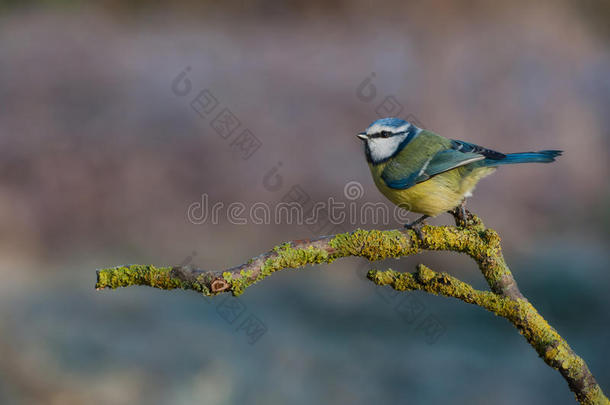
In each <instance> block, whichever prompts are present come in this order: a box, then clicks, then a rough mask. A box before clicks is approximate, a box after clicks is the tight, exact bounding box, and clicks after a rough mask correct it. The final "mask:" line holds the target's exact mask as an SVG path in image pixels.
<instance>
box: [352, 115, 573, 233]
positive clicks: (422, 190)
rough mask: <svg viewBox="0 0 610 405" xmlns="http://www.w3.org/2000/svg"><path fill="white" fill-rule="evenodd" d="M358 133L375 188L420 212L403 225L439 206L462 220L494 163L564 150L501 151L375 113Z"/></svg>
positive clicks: (551, 156)
mask: <svg viewBox="0 0 610 405" xmlns="http://www.w3.org/2000/svg"><path fill="white" fill-rule="evenodd" d="M358 137H359V138H360V139H362V140H363V141H364V151H365V154H366V160H367V161H368V164H369V167H370V169H371V174H372V175H373V180H374V181H375V185H376V186H377V188H378V189H379V191H381V193H382V194H383V195H384V196H386V197H387V198H388V199H389V200H390V201H392V202H393V203H394V204H396V205H398V206H400V207H403V208H405V209H408V210H410V211H413V212H417V213H420V214H423V216H422V217H421V218H419V219H418V220H416V221H414V222H413V223H411V224H407V225H405V226H406V227H408V228H413V227H415V226H417V225H421V223H423V221H424V220H425V219H426V218H428V217H435V216H437V215H439V214H441V213H443V212H451V213H454V215H457V217H459V218H460V219H461V220H462V221H463V220H465V218H464V215H465V210H464V208H463V203H464V201H465V198H466V197H470V196H471V195H472V191H473V190H474V188H475V186H476V185H477V183H478V182H479V180H481V179H482V178H483V177H486V176H488V175H490V174H491V173H493V172H494V171H495V170H496V168H497V167H498V166H502V165H507V164H516V163H533V162H537V163H549V162H553V161H554V160H555V158H556V157H557V156H559V155H561V153H562V152H561V151H559V150H542V151H540V152H522V153H508V154H504V153H500V152H496V151H494V150H491V149H487V148H483V147H481V146H478V145H475V144H472V143H469V142H464V141H457V140H453V139H447V138H444V137H442V136H440V135H437V134H435V133H434V132H431V131H427V130H424V129H421V128H418V127H417V126H415V125H413V124H411V123H409V122H407V121H404V120H402V119H399V118H382V119H379V120H377V121H375V122H373V123H372V124H371V125H370V126H369V127H368V128H367V129H366V131H364V132H361V133H359V134H358ZM460 210H461V211H460ZM460 212H461V214H460ZM415 229H416V230H417V228H415Z"/></svg>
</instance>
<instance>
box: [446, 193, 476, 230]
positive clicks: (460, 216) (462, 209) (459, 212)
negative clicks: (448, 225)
mask: <svg viewBox="0 0 610 405" xmlns="http://www.w3.org/2000/svg"><path fill="white" fill-rule="evenodd" d="M448 212H449V213H450V214H451V215H453V218H455V224H456V225H457V226H462V227H467V226H468V219H469V218H470V217H472V214H471V213H470V212H469V211H468V210H467V209H466V199H465V198H464V199H463V200H462V202H461V203H460V205H458V206H457V207H455V208H454V209H453V210H451V211H448Z"/></svg>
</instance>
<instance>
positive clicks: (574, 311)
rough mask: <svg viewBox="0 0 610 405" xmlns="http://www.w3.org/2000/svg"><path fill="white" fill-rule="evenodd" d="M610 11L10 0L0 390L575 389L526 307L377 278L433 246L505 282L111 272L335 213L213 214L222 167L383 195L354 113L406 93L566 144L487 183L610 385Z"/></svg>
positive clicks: (567, 6)
mask: <svg viewBox="0 0 610 405" xmlns="http://www.w3.org/2000/svg"><path fill="white" fill-rule="evenodd" d="M609 18H610V3H608V2H607V1H602V0H599V1H596V0H588V1H567V0H541V1H537V2H535V3H533V4H532V2H527V1H521V0H517V1H515V0H513V1H504V2H483V1H474V0H471V1H466V0H464V1H442V0H435V1H427V2H424V1H413V2H404V1H400V2H399V1H391V2H385V3H382V4H372V3H370V2H368V1H354V2H347V1H343V0H332V1H311V0H310V1H301V0H295V1H292V2H289V3H285V4H281V5H278V4H275V3H274V2H271V1H268V0H255V1H251V2H242V1H232V0H229V1H224V2H210V1H204V2H195V1H181V2H180V1H178V2H173V3H171V4H170V5H165V6H161V5H158V4H157V3H156V2H152V1H145V0H139V1H115V0H107V1H100V2H95V4H93V3H89V2H84V1H68V0H63V1H59V0H57V1H51V0H47V1H1V2H0V72H1V74H0V187H1V188H0V276H1V277H2V282H1V283H0V353H1V357H0V358H1V359H2V360H1V361H0V402H1V403H3V404H37V403H41V404H47V403H48V404H82V403H100V404H137V403H147V404H192V403H205V404H210V405H214V404H244V403H247V404H285V403H292V404H311V403H323V404H334V403H339V404H344V403H345V404H366V403H371V402H375V403H383V404H390V403H392V404H424V403H441V402H451V403H458V404H488V403H490V402H491V403H496V404H516V403H537V404H571V403H574V402H575V401H574V398H573V396H572V394H571V392H570V391H569V390H568V387H567V384H566V383H565V382H564V380H563V379H562V377H561V376H560V375H559V373H558V372H557V371H555V370H552V369H551V368H549V367H548V366H547V365H546V364H544V362H543V361H542V360H540V359H539V358H538V357H537V355H536V353H535V351H534V350H533V349H532V348H531V347H530V346H529V345H528V344H527V343H526V341H525V340H524V339H523V338H522V336H520V335H519V334H518V333H517V331H516V330H515V329H514V328H513V327H512V326H511V325H510V324H509V323H508V322H507V321H506V320H504V319H501V318H498V317H494V316H492V315H491V314H490V313H487V312H485V311H484V310H482V309H480V308H478V307H474V306H469V305H466V304H464V303H462V302H458V301H454V300H450V299H446V298H440V297H435V296H428V295H425V294H422V293H410V294H393V293H392V292H391V291H390V290H389V289H383V288H378V287H374V286H373V285H372V284H371V283H369V282H368V281H366V280H365V278H364V276H365V274H366V271H367V270H368V269H369V268H371V267H377V268H384V267H388V266H392V267H393V268H395V269H399V270H404V271H412V270H413V269H414V266H415V265H416V264H417V263H419V262H425V263H426V264H428V265H430V266H431V267H432V268H434V269H436V270H438V271H448V272H451V273H452V274H454V275H456V276H458V277H460V278H462V279H463V280H465V281H468V282H471V283H473V284H474V285H475V286H477V287H479V288H485V287H486V286H485V283H484V280H483V279H482V277H481V275H480V274H479V272H478V270H477V268H476V266H475V265H474V263H473V262H471V261H470V260H468V259H467V258H465V257H462V256H459V255H456V254H449V253H446V254H445V253H436V254H424V255H421V256H419V257H409V258H405V259H402V260H394V261H389V262H387V263H374V264H370V263H367V262H365V261H364V260H360V259H355V258H350V259H344V260H341V261H338V262H336V263H334V264H332V265H329V266H318V267H315V268H314V267H312V268H307V269H303V270H299V271H291V270H285V271H283V272H280V273H278V274H276V275H274V276H273V277H271V278H269V279H267V280H265V281H264V282H262V283H260V284H258V285H257V286H255V287H253V288H251V289H249V290H248V291H247V292H246V293H245V294H244V295H242V296H241V297H239V298H237V299H235V298H231V297H225V296H220V297H216V298H214V299H205V298H202V297H201V296H199V295H197V294H196V293H193V292H183V291H171V292H165V291H159V290H153V289H150V288H146V287H137V288H127V289H122V290H116V291H100V292H96V291H95V290H94V288H93V286H94V283H95V270H96V269H99V268H104V267H111V266H114V265H119V264H124V263H140V264H157V265H173V264H179V263H191V264H193V265H195V266H198V267H201V268H206V269H222V268H225V267H230V266H233V265H237V264H240V263H242V262H244V261H246V260H247V259H249V258H250V257H252V256H255V255H257V254H259V253H261V252H263V251H266V250H267V249H269V248H270V247H272V246H274V245H276V244H278V243H281V242H283V241H286V240H292V239H301V238H310V237H314V236H316V235H321V234H328V233H330V232H331V230H330V229H327V228H325V225H324V224H318V225H319V226H308V225H298V224H285V223H283V224H267V225H255V224H252V223H250V224H247V225H235V224H232V223H230V221H228V220H227V219H226V218H224V217H222V216H221V217H220V220H219V221H218V223H209V222H204V223H198V224H195V223H193V221H189V219H188V217H187V209H188V207H189V206H191V204H193V203H197V202H201V201H202V195H204V194H205V195H207V196H208V197H209V201H210V203H214V202H222V203H224V204H230V203H231V202H243V203H244V204H247V205H252V204H254V203H256V202H264V203H268V204H276V203H278V202H280V201H285V200H286V199H290V198H291V196H294V195H298V196H300V198H302V199H303V200H307V201H309V202H315V201H326V200H327V199H328V198H329V197H334V198H336V199H337V200H339V201H346V200H345V196H344V186H345V185H346V184H347V183H348V182H350V181H357V182H359V183H361V184H362V187H363V189H362V191H363V193H364V195H363V197H362V199H361V200H360V201H359V202H363V201H367V202H383V203H385V200H384V199H383V197H382V196H381V195H380V194H379V193H378V192H377V190H376V189H375V186H374V184H373V181H372V179H371V177H370V174H369V170H368V167H367V165H366V163H365V159H364V156H363V153H362V149H361V148H362V145H361V144H360V142H359V141H358V140H357V139H356V138H355V137H354V134H355V133H356V132H358V131H361V130H362V129H364V128H365V127H366V126H368V124H370V123H371V122H372V121H374V120H375V119H377V118H379V116H385V115H398V116H400V117H402V118H408V119H409V120H411V121H413V122H416V123H418V124H419V125H421V126H423V127H425V128H427V129H431V130H433V131H435V132H438V133H440V134H443V135H445V136H447V137H450V138H456V139H464V140H468V141H471V142H474V143H478V144H481V145H484V146H487V147H490V148H493V149H497V150H500V151H503V152H517V151H527V150H539V149H563V150H564V151H565V153H564V156H563V157H561V158H560V159H559V160H558V161H557V162H556V163H554V164H552V165H522V166H513V167H506V168H503V169H502V170H499V171H498V172H497V173H496V174H494V175H493V176H492V177H489V178H487V179H485V180H483V181H482V182H481V183H480V184H479V186H478V188H477V190H476V193H475V197H474V198H472V199H470V201H469V208H470V209H471V210H473V211H474V212H475V213H477V214H479V215H480V216H481V217H482V218H483V219H484V220H485V222H486V224H487V225H488V226H490V227H492V228H494V229H496V230H497V231H498V232H499V234H500V235H501V236H502V238H503V246H504V249H505V256H506V258H507V261H508V263H509V265H510V266H511V268H512V270H513V272H514V275H515V277H516V279H517V281H518V282H519V283H520V287H521V290H522V292H523V293H524V294H525V295H526V296H527V297H528V298H529V299H530V301H532V303H533V304H534V305H535V306H536V307H537V308H538V310H539V311H540V312H541V313H542V315H543V316H545V317H546V319H547V320H548V321H549V322H550V323H551V325H553V326H554V327H555V328H556V329H557V330H558V331H559V332H560V334H562V335H563V337H565V338H566V339H567V341H568V342H569V343H570V344H571V346H572V347H573V348H574V350H575V351H576V352H577V353H578V354H579V355H581V356H582V357H583V358H584V359H585V360H586V361H587V363H588V365H589V367H590V369H591V371H592V372H593V374H594V375H595V376H596V378H597V379H598V381H599V383H600V385H601V386H602V388H604V389H605V391H606V393H608V392H610V362H609V361H608V360H610V346H609V345H608V342H609V341H610V302H609V301H608V299H607V286H608V283H609V281H610V273H609V271H608V267H609V262H610V252H609V249H608V245H609V237H610V233H609V231H610V214H609V211H608V205H609V203H610V186H609V184H610V183H609V181H608V176H609V174H610V173H609V168H608V164H609V160H608V151H609V150H610V148H609V146H610V145H609V144H610V130H609V129H608V128H610V114H609V110H608V107H609V105H610V45H609V44H610V42H609V41H610V29H609V28H608V27H609V26H608V19H609ZM181 74H182V76H180V75H181ZM195 100H198V102H197V101H195ZM212 106H215V109H214V110H213V111H208V110H210V109H211V108H212ZM204 107H205V108H204ZM206 109H207V110H206ZM225 109H226V110H225ZM226 111H228V114H229V115H230V118H231V119H232V120H233V121H231V122H233V124H232V125H231V129H230V131H225V132H223V130H222V129H219V126H218V125H217V124H218V121H215V119H216V117H217V116H218V115H219V114H221V113H222V114H227V112H226ZM237 124H238V126H236V125H237ZM246 129H247V130H249V132H245V133H244V131H245V130H246ZM231 131H233V132H231ZM388 204H389V203H388ZM409 218H410V219H415V218H416V215H410V216H409ZM433 222H434V223H437V224H442V223H451V222H452V219H451V218H450V217H449V216H448V215H442V216H440V217H438V218H437V219H435V220H434V221H433ZM399 226H400V224H399V223H396V222H393V223H390V224H384V225H383V226H381V228H384V229H390V228H394V227H399ZM356 227H364V228H378V227H379V226H377V225H375V224H370V223H362V224H358V223H356V224H347V225H346V226H344V227H343V229H344V230H348V229H353V228H356ZM252 325H255V326H256V328H254V329H252V327H251V326H252Z"/></svg>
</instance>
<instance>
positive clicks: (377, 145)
mask: <svg viewBox="0 0 610 405" xmlns="http://www.w3.org/2000/svg"><path fill="white" fill-rule="evenodd" d="M420 131H421V129H420V128H418V127H416V126H415V125H413V124H411V123H409V122H407V121H405V120H401V119H400V118H382V119H379V120H377V121H375V122H373V123H372V124H371V125H369V127H368V128H367V129H366V130H365V131H364V132H361V133H359V134H358V135H357V136H358V138H360V139H362V140H363V141H364V149H365V153H366V158H367V160H368V161H369V162H371V163H373V164H379V163H383V162H385V161H387V160H388V159H390V158H392V157H394V156H396V154H398V153H399V152H400V151H401V150H402V149H403V148H404V147H405V146H407V144H408V143H409V142H411V140H412V139H413V138H414V137H415V136H417V134H418V133H419V132H420Z"/></svg>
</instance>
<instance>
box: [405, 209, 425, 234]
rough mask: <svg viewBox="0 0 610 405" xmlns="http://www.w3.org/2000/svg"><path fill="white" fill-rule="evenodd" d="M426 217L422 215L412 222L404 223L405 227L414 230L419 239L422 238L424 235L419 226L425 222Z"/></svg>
mask: <svg viewBox="0 0 610 405" xmlns="http://www.w3.org/2000/svg"><path fill="white" fill-rule="evenodd" d="M426 219H428V216H427V215H424V216H422V217H420V218H418V219H416V220H415V221H413V222H410V223H407V224H405V229H409V230H412V231H413V232H415V235H417V237H418V238H419V240H424V235H423V234H422V232H421V227H422V226H423V225H424V224H425V221H426Z"/></svg>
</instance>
